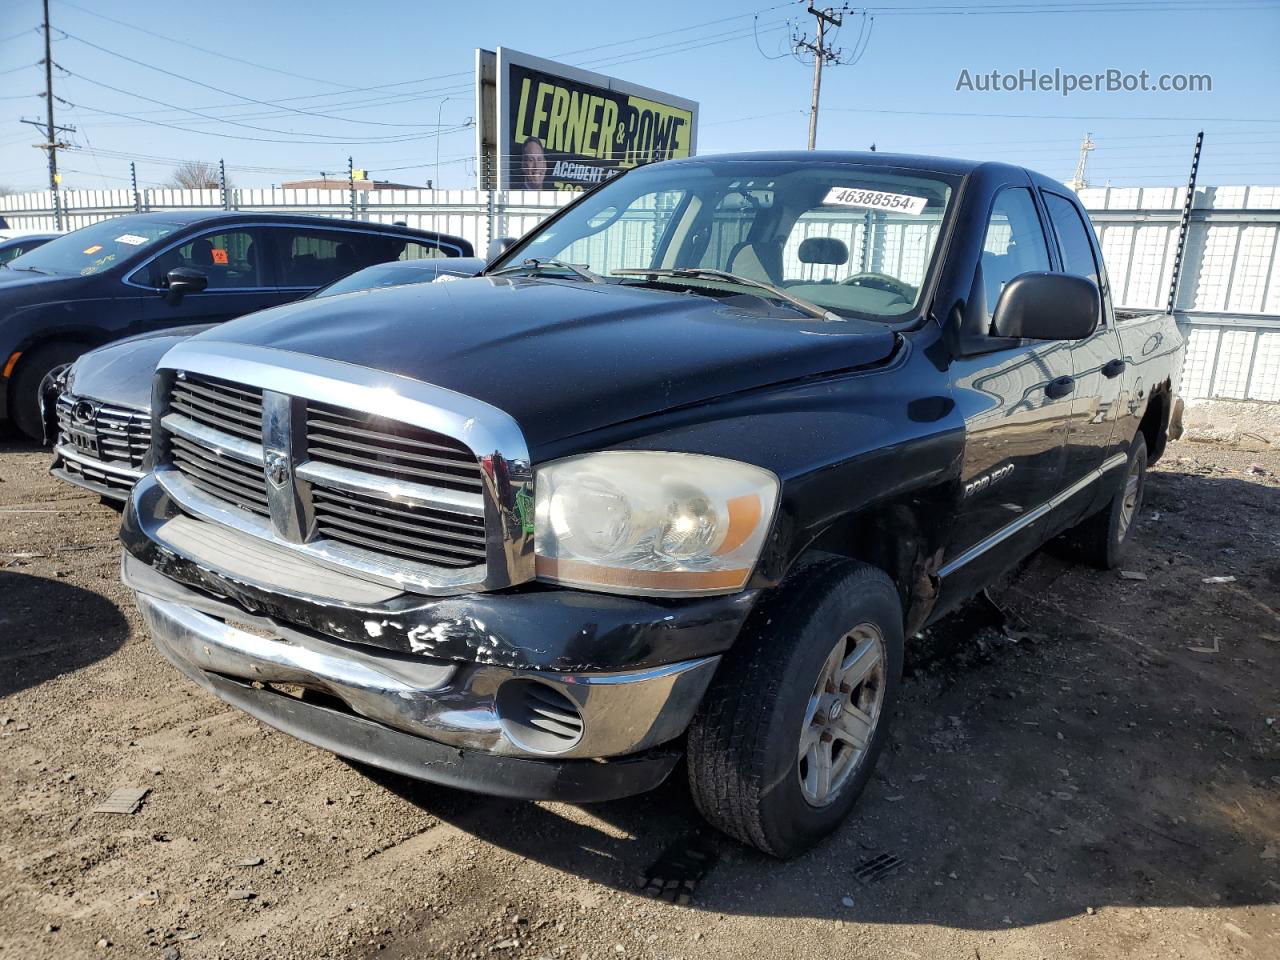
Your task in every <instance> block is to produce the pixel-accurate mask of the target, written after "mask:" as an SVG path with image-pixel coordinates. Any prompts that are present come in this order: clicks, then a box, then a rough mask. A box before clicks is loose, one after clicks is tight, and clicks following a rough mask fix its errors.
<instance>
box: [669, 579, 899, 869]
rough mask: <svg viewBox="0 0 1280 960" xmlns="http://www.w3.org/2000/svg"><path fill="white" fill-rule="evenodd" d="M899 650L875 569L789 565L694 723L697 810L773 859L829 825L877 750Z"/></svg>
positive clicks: (885, 585)
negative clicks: (790, 569)
mask: <svg viewBox="0 0 1280 960" xmlns="http://www.w3.org/2000/svg"><path fill="white" fill-rule="evenodd" d="M902 658H903V625H902V607H901V604H900V602H899V599H898V592H897V589H896V588H895V587H894V585H893V583H892V581H890V579H889V578H888V577H887V576H886V575H885V574H884V573H883V572H881V571H880V570H877V569H875V568H874V567H870V566H868V565H866V564H861V563H855V562H853V561H849V560H845V559H843V558H829V559H825V560H820V561H817V562H815V563H812V564H810V565H808V566H806V567H804V568H803V569H801V570H799V571H797V573H796V574H794V575H793V576H792V577H790V578H789V579H788V581H787V583H785V584H784V585H783V586H781V587H779V589H778V591H777V594H776V595H775V596H774V597H772V598H770V599H769V600H767V601H766V602H765V603H763V604H762V605H761V607H760V608H758V609H757V610H756V611H755V612H754V613H753V614H752V618H751V621H750V623H749V624H748V626H747V627H746V628H744V632H743V635H742V636H741V637H740V638H739V640H738V644H737V645H735V647H734V649H733V650H732V651H731V653H730V654H729V655H728V656H727V657H726V659H725V662H724V664H722V666H721V668H720V670H719V672H718V673H717V675H716V678H715V680H714V681H713V682H712V685H711V688H710V689H709V690H708V691H707V695H706V697H705V698H704V700H703V703H702V706H701V707H700V708H699V712H698V715H697V716H696V717H695V718H694V721H693V724H692V725H691V726H690V729H689V751H688V752H689V779H690V784H691V787H692V792H693V798H694V801H695V803H696V804H697V806H698V809H699V810H700V811H701V813H702V815H703V816H704V817H706V819H707V820H708V821H710V822H711V823H712V824H713V825H714V826H716V827H717V828H719V829H720V830H723V831H724V832H725V833H727V834H729V835H730V836H732V837H735V838H736V839H738V840H741V841H742V842H743V843H747V844H750V845H751V846H754V847H756V848H757V849H759V850H762V851H763V852H765V853H768V854H772V855H773V856H776V857H781V858H789V857H794V856H797V855H798V854H800V853H803V852H804V851H805V850H807V849H809V848H810V847H811V846H813V845H814V844H815V843H817V842H818V841H820V840H821V839H822V838H823V837H825V836H826V835H827V834H829V833H831V832H832V831H833V830H835V829H836V827H838V826H839V825H840V823H841V821H842V820H844V818H845V817H846V816H847V815H848V813H849V811H850V810H851V809H852V808H853V805H854V803H855V802H856V801H857V799H858V795H859V794H860V793H861V792H862V790H863V788H864V787H865V786H866V784H867V781H868V780H869V779H870V777H871V773H872V770H873V768H874V767H875V762H876V757H877V756H878V755H879V753H880V750H881V749H882V747H883V746H884V742H885V740H886V738H887V735H888V726H889V724H888V720H889V717H890V715H891V714H892V711H893V705H894V702H895V700H896V698H897V692H898V681H899V678H900V676H901V674H902Z"/></svg>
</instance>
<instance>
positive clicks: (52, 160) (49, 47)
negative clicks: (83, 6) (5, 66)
mask: <svg viewBox="0 0 1280 960" xmlns="http://www.w3.org/2000/svg"><path fill="white" fill-rule="evenodd" d="M44 107H45V121H44V123H43V124H40V123H38V122H37V121H35V120H23V121H22V122H23V123H29V124H31V125H32V126H33V127H40V126H43V127H44V135H45V138H44V143H40V144H36V146H38V147H39V148H41V149H42V150H44V151H46V152H47V153H48V154H49V190H50V191H52V193H53V220H54V224H55V225H56V226H57V228H58V229H59V230H61V229H62V202H61V198H60V197H59V196H58V184H59V183H60V182H61V180H62V178H61V177H59V176H58V148H59V147H68V146H70V144H67V143H62V142H60V141H59V140H58V134H59V133H75V131H76V128H75V127H60V126H58V125H57V124H55V123H54V122H53V36H52V34H51V32H50V30H49V0H44Z"/></svg>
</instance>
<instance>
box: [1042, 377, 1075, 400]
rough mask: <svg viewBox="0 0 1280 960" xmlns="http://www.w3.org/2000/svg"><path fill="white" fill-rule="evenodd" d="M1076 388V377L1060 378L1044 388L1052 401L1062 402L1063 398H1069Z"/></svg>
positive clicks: (1051, 381)
mask: <svg viewBox="0 0 1280 960" xmlns="http://www.w3.org/2000/svg"><path fill="white" fill-rule="evenodd" d="M1075 388H1076V378H1075V377H1059V378H1058V379H1057V380H1050V381H1049V383H1048V385H1047V386H1045V388H1044V394H1045V396H1046V397H1048V398H1049V399H1050V400H1061V399H1062V398H1063V397H1066V396H1069V395H1070V394H1071V392H1072V391H1073V390H1075Z"/></svg>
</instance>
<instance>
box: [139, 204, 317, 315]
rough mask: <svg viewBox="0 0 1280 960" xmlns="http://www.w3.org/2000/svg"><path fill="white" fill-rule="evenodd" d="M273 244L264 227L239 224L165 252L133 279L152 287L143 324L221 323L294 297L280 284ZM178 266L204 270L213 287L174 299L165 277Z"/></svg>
mask: <svg viewBox="0 0 1280 960" xmlns="http://www.w3.org/2000/svg"><path fill="white" fill-rule="evenodd" d="M269 243H270V240H269V238H268V237H267V236H266V231H265V230H263V229H260V228H257V227H237V228H234V229H224V230H217V231H209V232H205V233H200V234H197V235H196V236H194V237H189V238H187V239H185V240H181V241H179V242H178V244H177V245H175V246H172V247H169V248H168V249H167V250H164V251H163V252H161V253H160V254H159V255H157V256H156V257H154V258H153V259H152V260H151V261H149V262H148V263H146V264H144V265H143V266H142V267H141V268H139V269H138V270H137V271H135V272H134V274H133V275H132V276H131V277H130V278H129V280H130V282H131V283H133V284H136V285H140V286H143V287H145V288H147V289H148V290H151V291H152V294H151V295H150V296H147V295H145V294H144V296H143V298H142V304H143V306H142V320H143V324H144V325H145V327H146V328H147V329H156V328H158V327H180V326H187V325H190V324H202V323H221V322H222V321H224V320H231V319H233V318H235V317H239V316H243V315H244V314H246V313H252V312H253V311H255V310H262V309H265V308H266V307H273V306H276V305H277V304H280V303H286V302H288V301H289V300H291V299H294V298H295V296H296V295H290V294H288V293H286V292H284V291H281V290H279V289H278V287H277V285H276V283H275V277H274V274H273V270H272V265H271V257H270V255H269V253H270V251H269V249H268V245H269ZM175 267H188V268H191V269H195V270H199V271H200V272H201V273H203V274H204V275H205V276H206V277H208V279H209V285H208V287H206V288H205V289H204V290H203V291H201V292H200V293H189V294H187V295H186V296H184V297H183V298H182V299H181V300H180V301H179V302H177V303H172V302H170V300H169V298H168V296H167V293H168V290H167V287H168V281H167V279H166V277H167V276H168V273H169V271H170V270H172V269H174V268H175Z"/></svg>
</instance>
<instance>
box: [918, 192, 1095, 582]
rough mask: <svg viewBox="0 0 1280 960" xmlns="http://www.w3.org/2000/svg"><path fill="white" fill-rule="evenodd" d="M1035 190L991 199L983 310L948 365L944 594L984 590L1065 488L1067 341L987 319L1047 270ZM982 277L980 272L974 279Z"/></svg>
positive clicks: (1027, 545)
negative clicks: (949, 460)
mask: <svg viewBox="0 0 1280 960" xmlns="http://www.w3.org/2000/svg"><path fill="white" fill-rule="evenodd" d="M1047 236H1048V235H1047V234H1046V231H1045V228H1044V224H1043V223H1042V221H1041V216H1040V211H1039V208H1038V206H1037V204H1036V201H1035V195H1034V194H1033V193H1032V191H1031V189H1030V188H1029V187H1022V186H1006V187H1004V188H1002V189H1001V190H1000V191H999V192H998V193H997V194H996V195H995V198H994V199H993V201H992V205H991V209H990V212H989V215H988V220H987V225H986V239H985V242H984V246H983V254H982V261H981V266H980V268H979V269H980V270H981V278H980V279H981V283H980V284H975V290H976V291H981V294H982V296H983V299H984V301H985V308H984V310H982V311H978V312H976V319H977V320H978V322H979V324H980V325H981V327H982V329H981V330H976V331H974V334H975V335H974V336H973V337H972V338H971V339H970V341H969V345H968V346H967V347H966V348H965V350H964V353H965V355H964V356H961V357H959V358H957V359H956V361H955V362H954V363H953V365H952V368H951V373H952V391H953V396H954V397H955V400H956V404H957V407H958V409H959V412H960V413H961V414H962V416H963V417H964V422H965V433H966V437H965V452H964V458H963V462H962V464H961V483H960V500H959V503H958V504H957V508H956V519H955V522H954V525H953V527H952V535H951V538H950V543H949V544H948V546H947V549H946V552H945V555H944V558H943V565H942V571H941V573H942V581H943V589H944V591H945V593H946V594H947V596H948V597H961V596H969V595H970V594H972V593H974V592H975V591H977V590H979V589H981V588H982V587H983V586H985V585H986V584H987V583H990V582H991V580H992V579H993V578H994V577H996V576H997V575H998V574H999V573H1000V572H1001V571H1002V570H1004V569H1006V568H1007V567H1008V566H1009V565H1011V564H1012V563H1013V562H1016V561H1017V560H1018V559H1019V558H1021V557H1023V556H1025V555H1026V554H1028V553H1030V552H1031V551H1032V550H1034V549H1035V548H1036V547H1038V546H1039V545H1040V544H1041V543H1042V542H1043V539H1044V535H1045V526H1046V517H1047V514H1048V512H1049V509H1050V508H1049V506H1048V505H1049V504H1050V502H1051V501H1052V500H1053V499H1054V497H1055V496H1057V495H1058V493H1059V492H1060V491H1061V489H1062V486H1063V458H1064V452H1065V447H1066V437H1067V425H1068V421H1069V419H1070V416H1071V394H1070V381H1071V373H1072V359H1071V344H1070V342H1069V341H1058V340H1009V339H1006V338H1001V337H995V336H992V335H991V331H990V322H991V317H992V315H993V314H994V312H995V307H996V303H997V302H998V301H999V298H1000V294H1001V293H1002V292H1003V290H1004V288H1005V286H1006V285H1007V284H1008V282H1009V281H1010V280H1013V279H1014V277H1017V276H1020V275H1022V274H1024V273H1030V272H1034V271H1048V270H1051V269H1052V267H1053V260H1052V256H1051V254H1050V246H1049V242H1048V239H1047ZM975 279H978V278H975Z"/></svg>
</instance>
